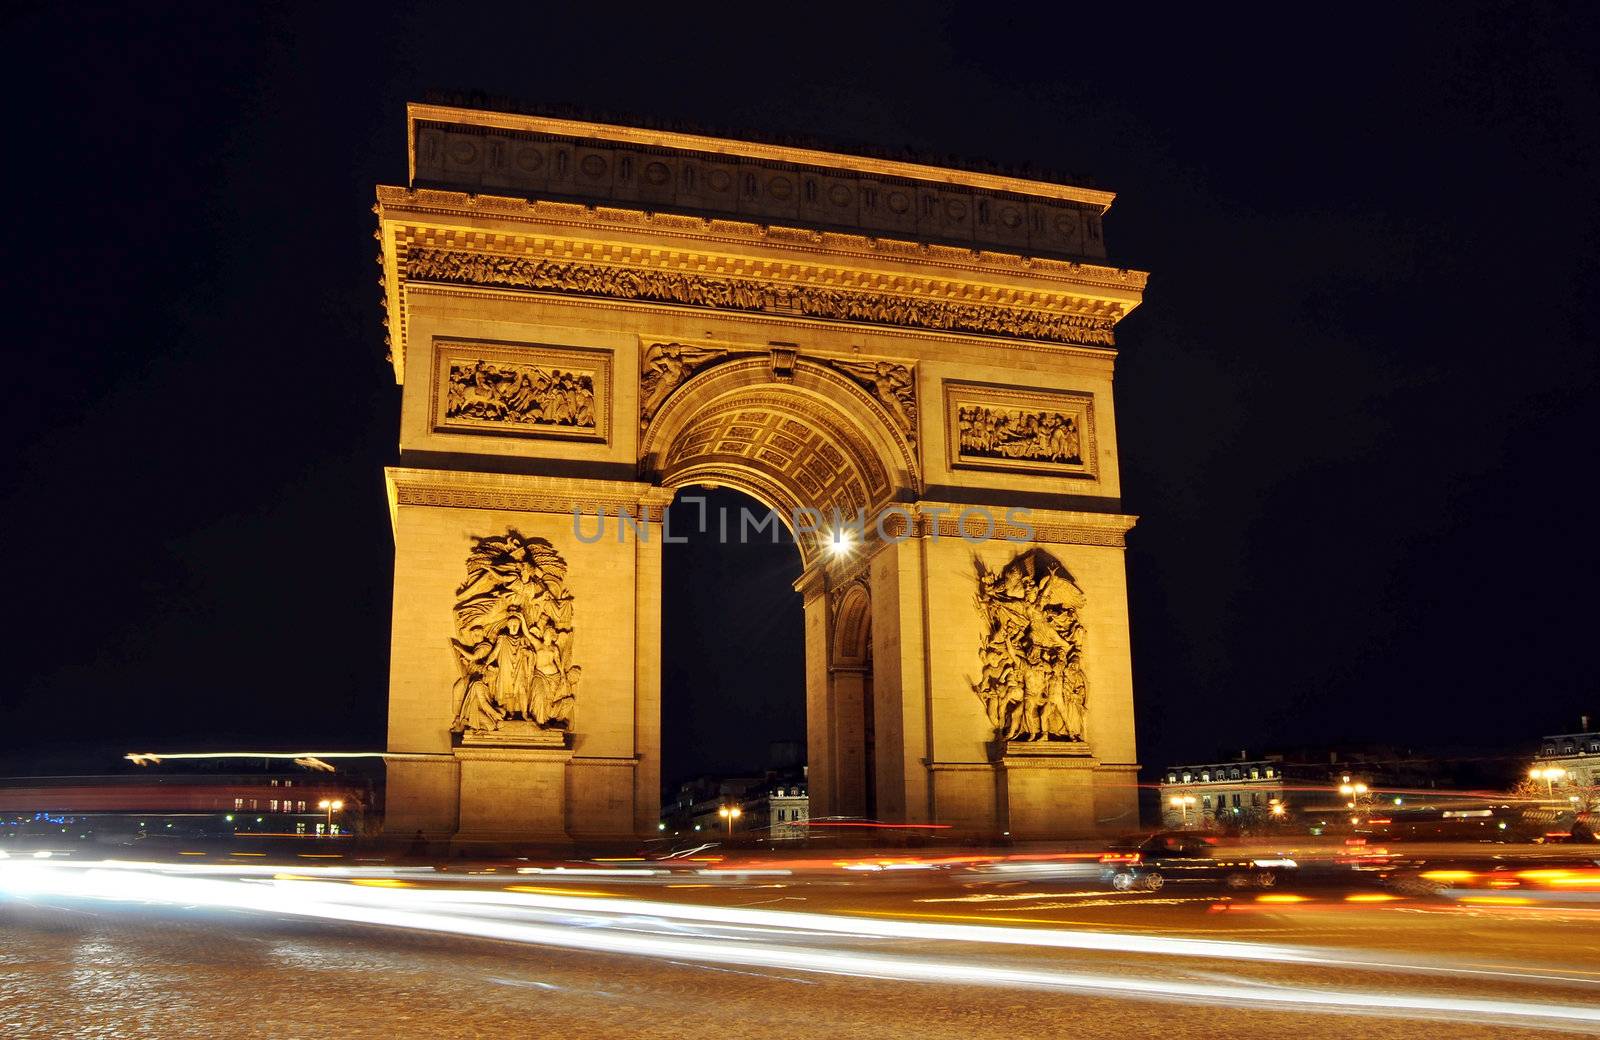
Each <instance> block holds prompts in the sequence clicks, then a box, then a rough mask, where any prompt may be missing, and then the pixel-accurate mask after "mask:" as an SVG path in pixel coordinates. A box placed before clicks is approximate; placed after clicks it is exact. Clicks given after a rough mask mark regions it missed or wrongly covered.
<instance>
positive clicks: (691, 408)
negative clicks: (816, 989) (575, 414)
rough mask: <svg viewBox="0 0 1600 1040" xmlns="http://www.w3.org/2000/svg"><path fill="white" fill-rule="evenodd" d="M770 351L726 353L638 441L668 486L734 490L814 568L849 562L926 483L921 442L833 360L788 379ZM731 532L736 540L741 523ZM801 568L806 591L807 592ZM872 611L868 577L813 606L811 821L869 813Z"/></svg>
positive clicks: (808, 684)
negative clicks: (768, 514) (740, 355)
mask: <svg viewBox="0 0 1600 1040" xmlns="http://www.w3.org/2000/svg"><path fill="white" fill-rule="evenodd" d="M773 367H774V366H773V361H772V359H770V358H763V357H759V356H758V357H752V358H747V359H743V360H736V361H731V362H727V363H724V364H721V365H718V366H716V367H712V368H710V369H709V370H707V371H705V372H702V373H700V374H698V375H696V376H694V377H692V378H691V379H689V380H688V381H686V382H685V383H684V384H683V386H682V387H681V388H680V389H679V390H678V391H677V392H676V393H674V394H673V395H672V396H671V397H670V398H669V399H668V401H667V402H666V404H665V406H664V407H662V408H661V410H660V411H659V412H658V413H657V414H656V415H655V417H654V418H653V419H652V421H651V422H650V424H649V426H648V427H647V428H646V430H645V433H644V436H643V438H642V440H641V447H640V453H641V458H642V462H641V469H642V471H643V475H644V476H646V477H647V478H649V479H651V480H652V481H653V482H659V483H660V484H661V485H662V486H663V487H665V488H669V489H673V490H676V489H679V488H685V487H695V486H711V487H728V488H733V489H735V490H738V491H741V492H743V493H745V494H747V495H749V496H750V497H751V498H753V499H755V500H756V501H757V502H760V503H761V504H763V505H765V506H766V507H767V508H768V509H770V510H772V512H773V513H774V514H775V515H776V516H777V517H778V518H779V522H781V523H783V524H784V525H785V526H787V527H788V528H789V530H790V532H791V533H792V534H793V535H794V539H795V542H796V544H797V545H798V546H799V548H800V552H801V558H802V562H803V564H804V566H805V568H806V569H807V571H808V572H810V573H816V571H817V570H818V569H820V568H823V567H825V566H827V565H828V564H830V563H831V564H834V565H835V570H836V571H848V570H849V569H850V568H849V564H850V562H851V561H850V553H851V551H852V550H857V551H858V550H859V548H860V545H859V542H857V541H850V542H846V543H844V551H843V552H841V551H840V542H839V539H840V538H841V537H842V535H841V532H840V531H839V530H836V528H839V527H849V528H850V529H851V530H852V531H854V532H858V534H856V536H855V537H856V538H859V537H860V533H865V528H866V526H867V525H868V524H870V523H871V519H870V518H874V517H876V516H877V515H878V511H879V510H880V509H881V508H882V507H883V506H884V505H886V504H887V503H890V502H897V501H899V502H908V501H914V500H915V498H916V497H917V495H918V493H919V492H920V490H921V488H920V483H919V478H918V473H917V469H916V455H915V451H914V449H913V446H912V445H911V444H910V443H908V441H907V440H906V438H905V437H904V436H903V435H902V434H900V433H899V431H897V430H896V429H895V426H894V421H895V420H894V417H892V416H891V415H890V414H889V413H888V411H887V409H886V408H885V406H884V405H883V404H881V403H879V402H878V401H876V400H874V399H873V398H872V396H871V395H869V394H867V393H866V392H865V391H864V390H863V389H862V388H861V387H860V386H859V385H858V384H857V383H855V382H854V381H853V380H851V379H849V378H847V377H845V376H843V375H841V374H840V373H839V372H838V371H836V370H834V369H832V368H830V367H828V366H827V365H826V364H825V363H818V362H814V361H809V360H804V359H801V360H797V361H795V362H794V363H793V365H792V367H791V368H788V369H787V370H786V371H785V373H784V379H783V381H781V382H778V381H775V380H774V378H773ZM734 536H737V532H736V533H735V535H734ZM807 585H808V582H807V581H806V579H805V578H804V577H802V580H801V581H800V582H797V583H796V588H797V589H803V588H805V587H807ZM870 612H871V607H870V597H869V595H868V593H867V584H866V582H865V581H863V580H860V577H859V576H858V577H857V579H856V580H854V581H846V582H844V583H843V584H841V585H840V586H839V591H838V592H836V593H835V594H834V595H832V596H827V595H814V596H812V597H809V598H808V601H807V603H806V617H807V621H806V626H805V635H806V640H807V654H806V678H805V688H806V732H807V760H808V763H809V766H810V771H809V780H810V794H811V811H812V814H813V816H816V817H826V816H869V815H872V813H873V811H874V810H875V808H876V806H877V802H878V796H877V780H876V777H875V774H874V765H875V754H874V747H873V725H874V720H875V716H876V714H877V713H876V712H875V710H874V706H873V704H872V691H873V686H872V677H871V656H872V655H871V647H870V631H871V616H870Z"/></svg>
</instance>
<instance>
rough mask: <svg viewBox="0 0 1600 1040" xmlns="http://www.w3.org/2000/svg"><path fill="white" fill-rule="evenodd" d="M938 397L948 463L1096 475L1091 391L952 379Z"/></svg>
mask: <svg viewBox="0 0 1600 1040" xmlns="http://www.w3.org/2000/svg"><path fill="white" fill-rule="evenodd" d="M944 396H945V420H946V427H945V445H946V451H947V454H948V462H949V464H950V466H951V468H953V469H991V470H1014V471H1021V472H1027V473H1038V474H1041V475H1046V476H1052V477H1085V478H1088V479H1090V480H1093V479H1095V478H1096V476H1097V469H1098V467H1097V461H1098V460H1097V455H1096V450H1095V435H1094V434H1095V431H1094V395H1093V394H1089V393H1080V392H1077V391H1068V390H1060V391H1057V390H1034V389H1026V388H1021V387H1008V386H993V385H989V384H984V383H964V382H957V381H954V380H952V381H948V382H946V383H945V384H944Z"/></svg>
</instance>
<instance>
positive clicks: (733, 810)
mask: <svg viewBox="0 0 1600 1040" xmlns="http://www.w3.org/2000/svg"><path fill="white" fill-rule="evenodd" d="M717 815H718V816H720V817H722V818H723V819H724V820H727V821H728V837H730V838H731V837H733V821H734V820H737V819H738V818H739V817H741V816H743V815H744V810H743V809H741V808H739V807H738V806H737V805H724V806H723V807H722V808H720V809H718V810H717Z"/></svg>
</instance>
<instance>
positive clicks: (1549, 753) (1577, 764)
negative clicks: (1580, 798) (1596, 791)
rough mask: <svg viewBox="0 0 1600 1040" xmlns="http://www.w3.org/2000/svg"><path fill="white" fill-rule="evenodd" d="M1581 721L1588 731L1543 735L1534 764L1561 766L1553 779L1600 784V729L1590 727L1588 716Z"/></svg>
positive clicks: (1573, 784)
mask: <svg viewBox="0 0 1600 1040" xmlns="http://www.w3.org/2000/svg"><path fill="white" fill-rule="evenodd" d="M1582 722H1583V728H1584V730H1585V732H1582V733H1560V734H1557V735H1555V736H1551V737H1544V738H1541V739H1540V741H1539V754H1538V756H1537V757H1536V758H1535V759H1534V766H1533V767H1534V768H1535V769H1544V770H1550V769H1555V770H1559V771H1560V773H1559V776H1557V777H1555V778H1554V779H1555V780H1556V782H1557V783H1559V784H1562V785H1564V786H1569V787H1589V788H1592V787H1595V786H1597V785H1600V732H1595V731H1594V730H1590V729H1589V719H1588V717H1587V716H1585V717H1584V719H1583V720H1582Z"/></svg>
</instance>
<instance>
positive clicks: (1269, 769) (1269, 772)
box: [1267, 766, 1272, 780]
mask: <svg viewBox="0 0 1600 1040" xmlns="http://www.w3.org/2000/svg"><path fill="white" fill-rule="evenodd" d="M1267 779H1268V780H1271V779H1272V767H1271V766H1268V767H1267Z"/></svg>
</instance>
